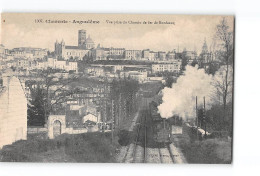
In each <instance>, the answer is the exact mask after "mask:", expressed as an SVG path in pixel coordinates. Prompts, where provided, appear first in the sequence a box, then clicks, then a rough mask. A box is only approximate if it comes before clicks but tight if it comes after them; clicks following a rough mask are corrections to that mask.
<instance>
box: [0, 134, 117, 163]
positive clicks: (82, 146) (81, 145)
mask: <svg viewBox="0 0 260 176" xmlns="http://www.w3.org/2000/svg"><path fill="white" fill-rule="evenodd" d="M62 148H63V149H65V154H66V155H67V156H69V157H70V158H72V159H73V160H75V161H77V162H97V163H106V162H115V159H114V156H115V151H116V144H112V143H111V134H110V133H98V132H96V133H85V134H77V135H69V134H62V135H60V136H58V137H57V138H55V139H53V140H50V139H29V140H26V141H17V142H15V143H13V144H12V145H8V146H4V147H3V149H2V150H0V160H1V161H3V162H43V161H42V160H43V159H44V157H46V156H45V155H44V153H47V152H48V153H50V152H55V153H58V151H59V150H61V149H62ZM57 150H58V151H57ZM55 153H54V154H55ZM40 155H41V156H43V157H39V156H40ZM48 157H54V156H52V154H51V155H50V156H48ZM48 159H49V158H48ZM61 162H64V161H61Z"/></svg>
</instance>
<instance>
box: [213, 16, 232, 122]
mask: <svg viewBox="0 0 260 176" xmlns="http://www.w3.org/2000/svg"><path fill="white" fill-rule="evenodd" d="M216 40H218V42H219V43H220V52H219V53H221V54H220V56H219V57H220V58H219V59H220V60H221V64H222V69H221V70H220V73H219V76H220V78H221V79H219V80H217V81H216V83H215V87H216V89H217V92H218V94H219V95H220V96H221V97H222V103H223V111H224V113H223V118H222V123H223V126H224V123H225V117H226V111H227V101H228V96H229V94H230V89H232V88H231V87H232V85H233V71H232V70H233V31H232V29H230V26H229V24H228V22H227V19H226V18H223V19H222V20H221V21H220V24H218V25H217V27H216ZM231 96H232V94H231ZM231 99H232V98H231Z"/></svg>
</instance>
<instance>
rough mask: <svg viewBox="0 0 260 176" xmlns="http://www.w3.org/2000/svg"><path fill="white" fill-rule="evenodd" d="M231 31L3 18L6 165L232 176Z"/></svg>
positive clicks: (164, 20) (212, 22) (168, 18)
mask: <svg viewBox="0 0 260 176" xmlns="http://www.w3.org/2000/svg"><path fill="white" fill-rule="evenodd" d="M234 26H235V17H234V16H232V15H170V14H167V15H166V14H161V15H160V14H97V13H96V14H86V13H2V14H1V29H0V162H33V163H128V164H130V163H153V164H155V163H156V164H157V163H158V164H159V163H162V164H231V163H232V160H233V152H232V151H233V150H232V149H233V103H234V101H233V100H234V96H233V95H234V45H235V37H234V36H235V35H234Z"/></svg>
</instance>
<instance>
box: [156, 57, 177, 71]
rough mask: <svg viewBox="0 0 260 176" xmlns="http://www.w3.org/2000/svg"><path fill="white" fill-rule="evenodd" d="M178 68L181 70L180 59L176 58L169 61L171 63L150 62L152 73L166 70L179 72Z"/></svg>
mask: <svg viewBox="0 0 260 176" xmlns="http://www.w3.org/2000/svg"><path fill="white" fill-rule="evenodd" d="M180 70H181V60H176V61H175V62H171V63H158V64H152V72H153V73H160V72H166V71H168V72H174V73H179V72H180Z"/></svg>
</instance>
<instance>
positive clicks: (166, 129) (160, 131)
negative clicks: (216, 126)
mask: <svg viewBox="0 0 260 176" xmlns="http://www.w3.org/2000/svg"><path fill="white" fill-rule="evenodd" d="M157 106H158V104H157V103H156V102H154V101H152V102H150V104H149V110H150V116H151V118H152V131H153V140H154V141H155V142H157V143H165V144H167V143H171V135H172V125H171V124H170V123H169V121H168V120H167V119H165V118H162V117H161V116H160V114H159V112H158V108H157Z"/></svg>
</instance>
